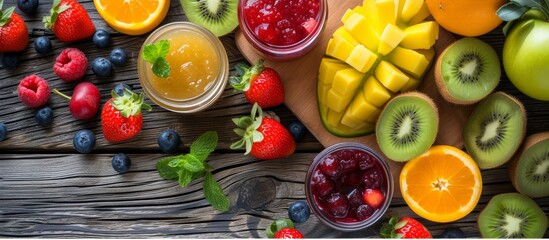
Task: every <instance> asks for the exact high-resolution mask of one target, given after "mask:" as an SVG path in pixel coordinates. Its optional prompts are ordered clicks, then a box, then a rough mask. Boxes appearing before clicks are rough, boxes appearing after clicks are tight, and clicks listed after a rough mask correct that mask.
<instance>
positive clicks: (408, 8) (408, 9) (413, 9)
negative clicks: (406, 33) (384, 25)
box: [400, 0, 425, 22]
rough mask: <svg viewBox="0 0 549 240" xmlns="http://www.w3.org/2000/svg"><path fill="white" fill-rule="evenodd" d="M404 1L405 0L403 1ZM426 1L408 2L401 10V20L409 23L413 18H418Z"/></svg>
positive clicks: (407, 0) (408, 0)
mask: <svg viewBox="0 0 549 240" xmlns="http://www.w3.org/2000/svg"><path fill="white" fill-rule="evenodd" d="M401 1H403V0H401ZM423 2H425V0H406V1H404V5H403V6H402V9H401V10H400V20H402V21H403V22H408V21H409V20H410V19H411V18H412V17H414V16H416V15H417V14H418V13H419V11H420V10H421V7H422V5H423Z"/></svg>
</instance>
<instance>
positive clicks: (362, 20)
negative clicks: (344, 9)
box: [343, 12, 379, 50]
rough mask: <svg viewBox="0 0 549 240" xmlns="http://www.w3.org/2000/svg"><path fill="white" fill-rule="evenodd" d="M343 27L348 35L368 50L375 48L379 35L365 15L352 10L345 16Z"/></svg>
mask: <svg viewBox="0 0 549 240" xmlns="http://www.w3.org/2000/svg"><path fill="white" fill-rule="evenodd" d="M343 27H344V28H345V29H347V31H349V33H350V35H351V36H353V37H354V38H355V39H356V40H357V41H358V42H359V43H360V44H363V45H364V46H366V47H367V48H368V49H370V50H377V46H378V42H379V36H378V34H377V32H376V30H375V29H374V27H373V26H371V22H370V21H368V19H367V17H365V16H364V15H362V14H359V13H356V12H353V13H351V15H350V16H349V17H348V18H347V20H346V21H345V23H344V24H343Z"/></svg>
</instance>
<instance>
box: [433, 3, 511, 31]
mask: <svg viewBox="0 0 549 240" xmlns="http://www.w3.org/2000/svg"><path fill="white" fill-rule="evenodd" d="M507 2H508V1H507V0H425V3H426V4H427V7H428V8H429V11H430V12H431V15H432V16H433V18H435V20H436V21H437V22H438V24H440V26H442V27H443V28H444V29H446V30H448V31H450V32H453V33H455V34H459V35H462V36H468V37H476V36H480V35H483V34H485V33H488V32H490V31H492V30H493V29H494V28H496V27H498V26H499V24H501V22H502V20H501V19H500V18H499V17H498V16H497V15H496V11H497V10H498V9H499V7H501V6H502V5H503V4H505V3H507Z"/></svg>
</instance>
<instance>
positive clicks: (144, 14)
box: [93, 0, 170, 35]
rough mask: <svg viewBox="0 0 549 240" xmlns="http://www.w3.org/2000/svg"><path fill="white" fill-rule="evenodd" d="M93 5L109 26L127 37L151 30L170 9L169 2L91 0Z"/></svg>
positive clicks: (166, 0)
mask: <svg viewBox="0 0 549 240" xmlns="http://www.w3.org/2000/svg"><path fill="white" fill-rule="evenodd" d="M93 3H94V4H95V8H96V9H97V12H99V15H100V16H101V17H102V18H103V19H104V20H105V22H107V24H109V26H111V27H112V28H113V29H115V30H116V31H119V32H121V33H124V34H127V35H141V34H144V33H147V32H149V31H151V30H153V29H154V28H155V27H156V26H158V24H160V22H162V20H164V18H165V17H166V14H167V13H168V9H169V8H170V1H169V0H93Z"/></svg>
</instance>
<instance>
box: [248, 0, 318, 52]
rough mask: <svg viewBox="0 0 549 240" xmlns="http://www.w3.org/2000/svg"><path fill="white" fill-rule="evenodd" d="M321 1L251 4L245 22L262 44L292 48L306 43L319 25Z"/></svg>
mask: <svg viewBox="0 0 549 240" xmlns="http://www.w3.org/2000/svg"><path fill="white" fill-rule="evenodd" d="M319 9H320V0H248V1H247V2H246V5H245V6H244V16H245V21H246V23H247V25H248V27H249V28H250V30H251V31H253V32H254V33H255V35H256V36H257V37H258V38H259V39H261V40H262V41H264V42H266V43H268V44H272V45H281V46H283V45H292V44H295V43H298V42H300V41H301V40H303V39H305V37H307V36H308V35H309V34H311V33H312V32H313V31H314V30H315V28H316V27H317V24H318V17H319Z"/></svg>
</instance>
